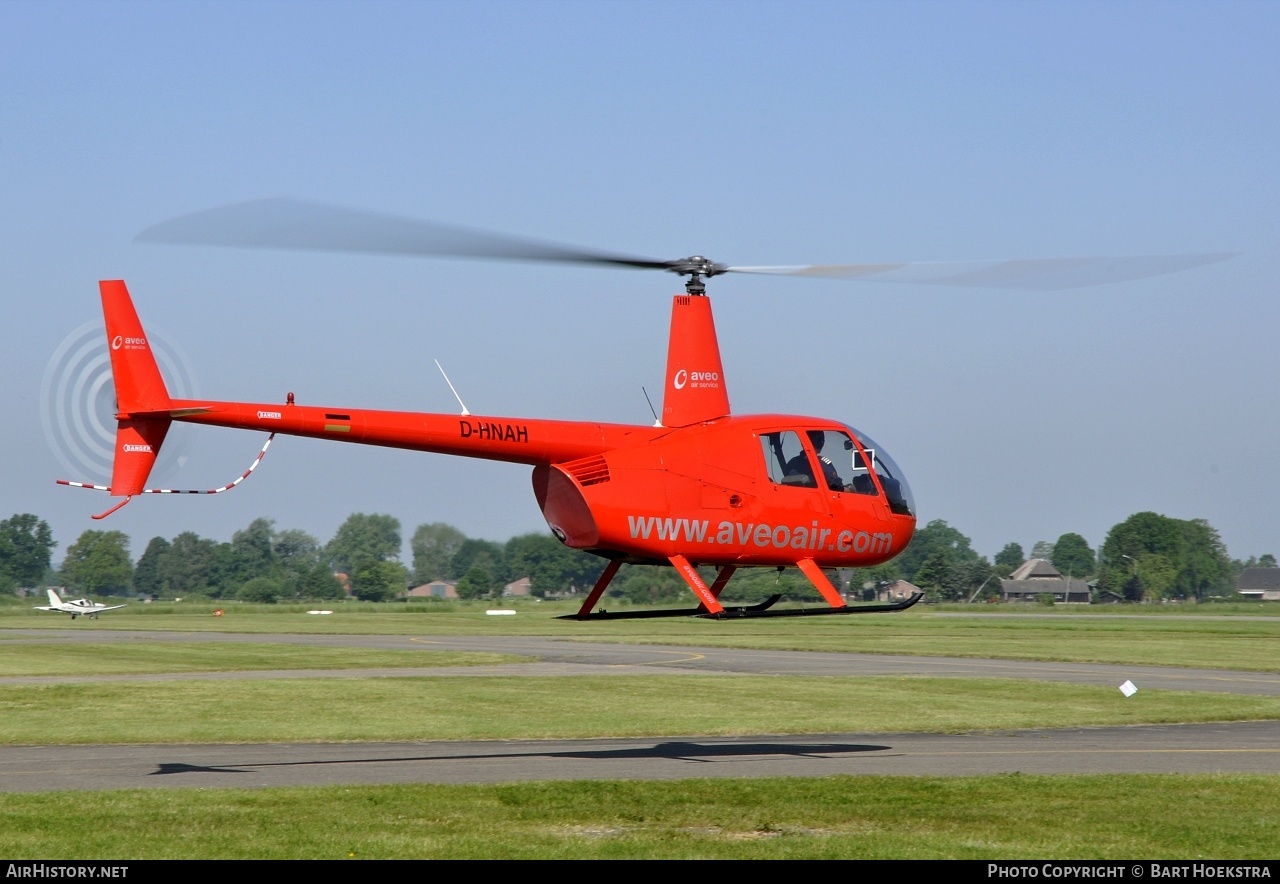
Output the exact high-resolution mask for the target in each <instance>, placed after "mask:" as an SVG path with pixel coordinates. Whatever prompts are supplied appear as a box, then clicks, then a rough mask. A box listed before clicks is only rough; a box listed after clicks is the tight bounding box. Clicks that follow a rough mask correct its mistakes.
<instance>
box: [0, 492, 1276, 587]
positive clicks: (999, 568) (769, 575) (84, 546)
mask: <svg viewBox="0 0 1280 884" xmlns="http://www.w3.org/2000/svg"><path fill="white" fill-rule="evenodd" d="M56 546H57V543H56V542H55V541H54V539H53V533H52V531H50V529H49V526H48V525H47V524H46V523H45V522H44V521H43V520H42V519H39V518H38V517H37V516H35V515H32V514H30V513H20V514H17V515H14V516H13V517H12V518H9V519H6V520H4V521H0V592H7V593H13V592H15V591H17V590H18V589H19V588H20V587H22V588H35V587H38V586H43V585H63V586H67V587H70V588H71V589H73V590H74V591H76V592H80V593H86V594H94V595H140V596H148V597H154V598H162V597H163V598H173V597H207V598H212V599H223V598H239V599H243V600H248V601H258V602H275V601H283V600H291V599H337V598H342V597H344V596H346V595H347V594H348V593H350V595H352V596H354V597H356V598H358V599H362V600H367V601H384V600H387V599H391V598H395V597H397V596H400V595H403V594H404V592H405V590H406V589H407V588H408V587H410V586H413V585H419V584H424V583H428V582H431V581H434V580H446V581H450V582H451V583H454V584H455V588H456V590H457V593H458V595H459V596H460V597H462V598H487V597H493V596H498V595H501V593H502V590H503V588H504V587H505V586H506V585H507V584H509V583H512V582H514V581H516V580H519V579H521V578H525V577H527V578H529V580H530V582H531V591H532V592H533V594H534V595H537V596H541V597H546V596H554V595H561V594H565V593H571V592H582V591H585V590H586V589H588V588H590V587H591V586H592V585H593V584H594V583H595V581H596V580H597V579H598V578H599V576H600V574H601V572H602V571H603V570H604V566H605V564H606V563H605V560H604V559H601V558H599V557H597V556H593V555H590V554H588V553H583V552H580V551H578V550H573V549H569V548H568V547H566V546H564V545H563V544H561V543H560V542H559V541H557V540H556V539H555V538H553V537H552V536H551V535H550V534H541V533H530V534H522V535H519V536H516V537H512V538H511V539H510V540H507V541H506V542H503V543H499V542H496V541H492V540H482V539H478V538H472V537H468V536H467V535H466V534H464V533H463V532H462V531H460V530H458V529H457V528H455V527H454V526H452V525H449V524H447V523H444V522H431V523H428V524H422V525H419V526H418V527H417V528H416V529H415V530H414V532H413V535H412V537H411V538H410V542H409V547H410V551H411V555H412V565H411V566H407V565H405V564H404V562H403V560H402V554H401V550H402V534H401V526H400V522H399V520H398V519H396V518H394V517H392V516H388V515H382V514H366V513H354V514H352V515H351V516H349V517H348V518H347V519H346V521H344V522H343V523H342V525H341V526H340V527H339V528H338V530H337V532H336V533H335V534H334V536H333V537H332V538H330V539H329V540H328V542H323V543H322V542H321V541H320V540H319V539H318V538H316V537H314V536H313V535H311V534H308V533H307V532H305V531H301V530H298V529H282V530H281V529H277V528H276V526H275V523H274V521H273V520H272V519H267V518H259V519H254V520H253V521H252V522H250V523H249V525H248V526H247V527H245V528H243V529H241V530H239V531H236V532H234V533H233V534H232V537H231V540H230V542H219V541H216V540H212V539H209V538H205V537H200V536H199V535H198V534H196V533H195V532H192V531H184V532H182V533H180V534H178V535H176V536H175V537H173V538H164V537H153V538H151V540H150V541H149V542H148V544H147V546H146V549H145V550H144V551H143V552H142V554H141V556H139V558H138V559H137V562H136V563H135V562H134V561H133V559H132V556H131V554H130V549H129V537H128V536H127V535H125V534H124V533H123V532H120V531H99V530H88V531H85V532H83V533H82V534H81V535H80V536H79V537H78V538H77V539H76V541H75V542H74V543H72V544H71V545H70V546H69V547H67V550H66V555H65V556H64V558H63V561H62V563H61V565H60V567H59V568H57V569H54V568H53V567H52V564H51V562H52V556H53V550H54V548H55V547H56ZM1027 558H1040V559H1045V560H1046V561H1048V562H1050V563H1051V564H1052V565H1053V566H1054V567H1055V568H1056V569H1057V570H1058V571H1060V572H1061V573H1062V574H1063V575H1064V576H1065V577H1068V578H1073V579H1080V580H1086V581H1089V583H1090V585H1091V586H1092V587H1094V589H1095V592H1097V593H1110V594H1112V595H1114V596H1115V597H1117V598H1120V599H1124V600H1128V601H1155V600H1162V599H1197V600H1200V599H1206V598H1211V597H1223V596H1229V595H1231V594H1233V593H1234V591H1235V581H1236V577H1237V576H1238V575H1239V573H1240V571H1241V570H1242V569H1244V568H1246V567H1255V566H1270V567H1275V566H1276V559H1275V556H1273V555H1271V554H1267V555H1263V556H1261V557H1258V558H1255V557H1250V558H1249V559H1248V560H1244V561H1241V560H1233V559H1231V558H1230V557H1229V556H1228V554H1227V549H1226V546H1225V544H1223V542H1222V539H1221V538H1220V537H1219V535H1218V532H1217V531H1216V530H1215V529H1214V528H1213V527H1212V526H1211V525H1209V523H1208V522H1206V521H1204V520H1202V519H1193V520H1181V519H1173V518H1170V517H1168V516H1162V515H1159V514H1157V513H1151V512H1143V513H1136V514H1135V515H1132V516H1130V517H1129V518H1128V519H1126V520H1125V521H1123V522H1121V523H1119V524H1118V525H1116V526H1114V527H1113V528H1112V529H1111V531H1110V532H1109V533H1108V534H1107V538H1106V540H1105V541H1104V542H1103V544H1102V546H1101V547H1100V548H1099V549H1098V550H1096V551H1095V550H1093V549H1092V548H1090V546H1089V544H1088V542H1087V541H1086V540H1085V539H1084V537H1082V536H1081V535H1079V534H1076V533H1067V534H1063V535H1062V536H1061V537H1059V538H1058V539H1057V540H1056V541H1054V542H1048V541H1039V542H1037V543H1036V544H1034V545H1033V546H1032V548H1031V550H1030V553H1029V554H1026V553H1024V551H1023V547H1022V546H1021V545H1020V544H1018V543H1009V544H1006V545H1005V546H1004V547H1003V548H1002V549H1001V550H1000V551H999V552H998V553H996V554H995V556H993V557H992V559H991V560H988V559H986V558H985V557H984V556H982V555H980V554H979V553H978V552H976V551H975V550H974V549H973V548H972V545H971V543H970V541H969V538H967V537H966V536H964V535H963V534H962V533H961V532H960V531H958V530H957V529H955V528H953V527H952V526H950V525H948V524H947V523H946V522H945V521H942V520H940V519H939V520H934V521H932V522H929V523H928V524H926V525H924V526H922V527H918V528H917V530H916V534H915V536H914V537H913V538H912V541H911V543H910V545H908V547H907V549H906V550H905V551H904V552H903V553H902V555H900V556H898V558H896V559H894V560H893V561H891V562H887V563H885V564H883V565H879V566H877V567H874V568H862V569H848V570H844V571H840V572H838V573H836V574H834V575H833V577H834V578H835V582H836V585H837V586H839V587H841V588H843V589H845V591H846V593H847V594H851V595H853V596H855V597H856V596H859V595H861V596H862V597H864V598H867V599H870V598H872V597H874V594H875V592H876V590H877V589H878V588H880V587H883V586H885V585H887V584H889V583H892V582H894V581H896V580H900V579H901V580H906V581H909V582H910V583H912V584H914V585H916V586H918V587H920V588H921V589H922V590H924V591H925V593H926V595H927V596H928V597H929V598H931V599H933V600H937V601H963V600H969V599H974V598H981V597H984V596H986V597H997V596H998V595H999V589H1000V582H999V581H1000V580H1001V579H1004V578H1007V577H1008V576H1009V575H1010V574H1011V573H1012V572H1013V571H1014V570H1015V569H1016V568H1018V567H1019V566H1020V565H1022V564H1023V563H1024V562H1025V561H1026V560H1027ZM706 576H707V577H708V578H709V579H710V578H711V577H712V573H711V572H710V569H708V571H707V575H706ZM687 592H688V590H687V588H686V587H685V584H684V582H683V581H682V580H681V579H680V578H679V576H678V575H677V574H676V573H675V571H674V569H671V568H662V567H647V566H625V567H624V568H623V569H622V570H621V571H620V572H619V574H618V576H617V577H616V578H615V580H614V582H613V583H612V584H611V585H610V589H609V595H610V596H611V597H614V598H624V599H627V600H629V601H632V602H635V603H658V602H667V601H669V600H676V599H687ZM774 593H777V594H780V595H782V596H783V597H784V598H792V599H806V598H812V597H813V596H814V590H813V588H812V587H811V586H810V585H809V583H808V581H807V580H806V579H805V578H804V577H803V576H801V575H799V574H798V573H797V572H796V571H795V570H794V569H787V570H786V571H781V570H778V571H775V570H770V569H744V570H743V571H740V572H739V573H738V574H736V575H735V576H734V578H733V580H731V581H730V583H729V586H728V589H727V590H726V593H725V599H726V600H732V601H759V600H761V599H763V598H765V597H767V596H768V595H771V594H774Z"/></svg>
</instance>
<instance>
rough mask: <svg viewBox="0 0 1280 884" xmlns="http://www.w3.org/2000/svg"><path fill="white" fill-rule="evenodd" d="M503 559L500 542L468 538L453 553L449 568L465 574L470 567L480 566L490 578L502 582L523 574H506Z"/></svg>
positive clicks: (456, 572) (454, 571) (455, 572)
mask: <svg viewBox="0 0 1280 884" xmlns="http://www.w3.org/2000/svg"><path fill="white" fill-rule="evenodd" d="M504 559H505V556H504V555H503V551H502V545H501V544H498V543H494V542H493V541H492V540H477V539H475V538H469V539H467V540H465V541H463V542H462V544H461V545H460V546H459V547H458V551H457V552H456V553H454V554H453V561H452V562H450V563H449V570H450V571H451V572H452V573H454V574H462V575H464V576H465V575H466V573H467V572H468V571H470V570H471V569H472V568H474V567H480V568H483V569H484V570H486V571H488V572H489V576H490V578H491V579H493V580H497V581H500V582H502V583H506V582H508V581H509V580H511V579H513V578H515V577H523V576H524V575H523V574H515V575H508V573H507V569H506V567H505V561H504Z"/></svg>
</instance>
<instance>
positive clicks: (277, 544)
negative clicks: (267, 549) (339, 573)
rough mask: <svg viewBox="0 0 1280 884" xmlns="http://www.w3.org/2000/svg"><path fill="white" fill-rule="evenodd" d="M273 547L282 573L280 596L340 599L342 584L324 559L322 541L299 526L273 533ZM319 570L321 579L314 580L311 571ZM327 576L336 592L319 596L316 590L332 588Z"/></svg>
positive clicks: (329, 589) (321, 591) (327, 590)
mask: <svg viewBox="0 0 1280 884" xmlns="http://www.w3.org/2000/svg"><path fill="white" fill-rule="evenodd" d="M271 550H272V553H273V554H274V556H275V562H276V567H277V568H278V569H279V572H278V573H280V575H281V582H282V589H281V593H282V594H281V598H296V597H300V598H340V597H341V596H342V587H341V585H340V584H338V582H337V578H335V577H334V576H333V571H332V570H331V569H330V568H329V567H328V565H326V564H324V563H323V562H322V561H321V546H320V541H319V540H317V539H316V538H315V537H313V536H311V535H310V534H308V533H307V532H306V531H300V530H298V529H297V528H289V529H287V530H285V531H280V532H277V533H275V534H274V535H273V536H272V542H271ZM317 570H318V571H319V572H320V575H319V577H318V578H317V579H318V580H319V582H317V583H314V584H313V583H312V576H311V575H312V574H313V572H316V571H317ZM324 577H328V578H329V580H330V581H332V582H333V589H336V592H337V595H317V594H316V593H317V592H320V593H325V592H331V591H333V589H331V588H330V587H327V586H325V585H324V583H325V581H324V580H323V579H322V578H324Z"/></svg>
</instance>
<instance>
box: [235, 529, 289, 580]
mask: <svg viewBox="0 0 1280 884" xmlns="http://www.w3.org/2000/svg"><path fill="white" fill-rule="evenodd" d="M274 540H275V522H274V521H273V520H271V519H265V518H259V519H254V520H253V521H252V522H250V523H249V526H248V527H247V528H243V529H241V530H240V531H237V532H235V533H234V534H232V535H231V570H230V573H229V574H227V575H226V579H227V580H228V581H229V582H231V583H234V584H236V585H243V584H244V583H246V582H248V581H249V580H252V579H253V578H255V577H270V578H274V577H277V576H279V575H280V572H281V570H282V569H281V568H280V562H279V560H278V559H277V558H276V553H275V546H274Z"/></svg>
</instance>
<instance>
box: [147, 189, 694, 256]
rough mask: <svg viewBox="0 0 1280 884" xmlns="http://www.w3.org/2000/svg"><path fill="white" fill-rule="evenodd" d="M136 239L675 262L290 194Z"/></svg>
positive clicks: (184, 219)
mask: <svg viewBox="0 0 1280 884" xmlns="http://www.w3.org/2000/svg"><path fill="white" fill-rule="evenodd" d="M135 241H137V242H152V243H168V244H171V245H199V246H235V247H242V248H245V247H247V248H264V249H304V250H309V251H325V252H363V253H370V254H380V255H436V256H440V257H459V258H501V259H507V260H513V261H555V262H562V263H572V264H608V265H613V266H621V267H638V268H644V269H655V270H670V269H672V268H673V265H674V264H675V263H676V262H668V261H657V260H653V259H651V258H636V257H632V256H628V255H615V254H610V253H607V252H595V251H590V250H586V249H579V248H574V247H572V246H561V245H556V244H554V243H543V242H537V241H535V240H527V239H519V238H517V237H513V236H506V235H504V234H499V233H487V232H485V231H479V230H469V229H467V228H463V227H450V226H448V225H444V224H436V223H434V222H431V221H421V220H417V219H414V218H403V217H399V216H396V215H383V214H380V213H377V212H364V211H359V210H356V209H345V208H342V207H340V206H330V205H325V204H323V203H313V202H308V201H305V200H296V199H288V198H270V199H261V200H253V201H251V202H247V203H236V204H234V205H230V206H222V207H220V208H217V209H209V210H207V211H203V212H195V213H194V214H191V215H183V216H181V217H179V218H173V219H171V220H169V221H162V222H161V223H159V224H156V225H154V226H152V227H148V228H147V229H146V230H144V231H142V232H141V233H139V234H138V235H137V237H136V238H135Z"/></svg>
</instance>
